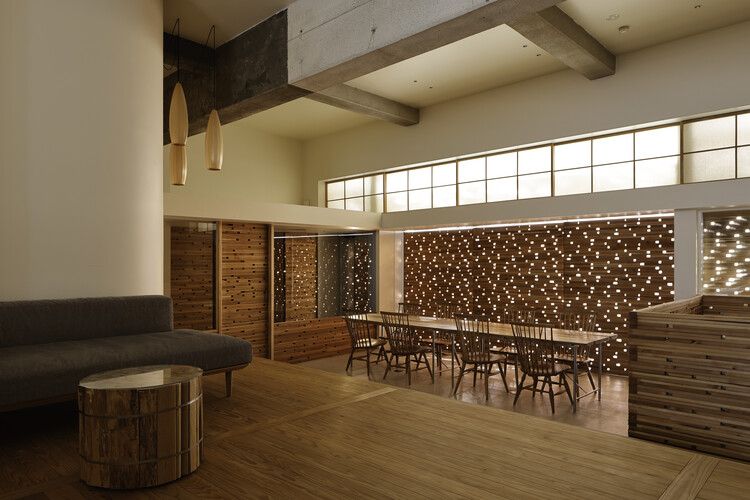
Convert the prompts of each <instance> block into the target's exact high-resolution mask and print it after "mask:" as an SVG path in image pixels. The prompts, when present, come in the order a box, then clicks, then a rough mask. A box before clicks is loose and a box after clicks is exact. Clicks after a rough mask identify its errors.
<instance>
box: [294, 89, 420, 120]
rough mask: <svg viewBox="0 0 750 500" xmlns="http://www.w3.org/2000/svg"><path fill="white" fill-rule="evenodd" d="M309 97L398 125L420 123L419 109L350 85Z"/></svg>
mask: <svg viewBox="0 0 750 500" xmlns="http://www.w3.org/2000/svg"><path fill="white" fill-rule="evenodd" d="M307 98H308V99H312V100H313V101H318V102H322V103H323V104H329V105H331V106H336V107H337V108H341V109H345V110H347V111H354V112H355V113H360V114H363V115H367V116H372V117H374V118H379V119H381V120H385V121H388V122H391V123H395V124H397V125H404V126H409V125H416V124H417V123H419V110H418V109H416V108H412V107H411V106H407V105H406V104H401V103H400V102H396V101H392V100H390V99H386V98H385V97H381V96H379V95H375V94H371V93H370V92H366V91H364V90H360V89H358V88H355V87H350V86H349V85H335V86H333V87H329V88H327V89H325V90H321V91H320V92H317V93H314V94H310V95H308V96H307Z"/></svg>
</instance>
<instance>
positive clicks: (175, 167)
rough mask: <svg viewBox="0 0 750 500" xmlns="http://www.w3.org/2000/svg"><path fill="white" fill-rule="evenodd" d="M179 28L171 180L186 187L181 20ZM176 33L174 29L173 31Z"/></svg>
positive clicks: (171, 109)
mask: <svg viewBox="0 0 750 500" xmlns="http://www.w3.org/2000/svg"><path fill="white" fill-rule="evenodd" d="M175 26H176V27H177V47H176V52H177V83H176V84H175V86H174V90H173V91H172V100H171V102H170V103H169V139H170V141H171V142H172V145H171V146H170V148H169V178H170V181H171V182H172V185H174V186H184V185H185V180H186V179H187V150H186V147H185V143H186V142H187V136H188V110H187V101H185V92H184V91H183V90H182V84H181V83H180V20H179V18H178V19H177V21H176V22H175ZM172 31H173V32H174V29H173V30H172Z"/></svg>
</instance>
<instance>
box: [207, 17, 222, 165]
mask: <svg viewBox="0 0 750 500" xmlns="http://www.w3.org/2000/svg"><path fill="white" fill-rule="evenodd" d="M211 33H213V35H214V52H213V54H214V74H213V76H214V89H213V90H214V109H212V110H211V115H210V116H209V117H208V126H207V127H206V147H205V151H206V168H207V169H209V170H221V164H222V163H223V162H224V139H223V138H222V136H221V122H220V121H219V112H218V111H216V25H213V26H211V30H210V31H209V32H208V37H209V39H210V38H211ZM206 45H208V40H206Z"/></svg>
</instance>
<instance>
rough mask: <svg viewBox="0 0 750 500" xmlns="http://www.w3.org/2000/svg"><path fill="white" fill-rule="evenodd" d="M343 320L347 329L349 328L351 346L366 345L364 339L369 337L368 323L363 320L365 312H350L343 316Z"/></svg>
mask: <svg viewBox="0 0 750 500" xmlns="http://www.w3.org/2000/svg"><path fill="white" fill-rule="evenodd" d="M344 321H345V322H346V328H347V330H349V339H350V340H351V341H352V347H358V346H363V345H367V344H366V343H365V341H366V340H367V339H369V338H370V325H369V323H367V321H366V320H365V314H364V313H358V312H350V313H348V314H347V315H346V316H344Z"/></svg>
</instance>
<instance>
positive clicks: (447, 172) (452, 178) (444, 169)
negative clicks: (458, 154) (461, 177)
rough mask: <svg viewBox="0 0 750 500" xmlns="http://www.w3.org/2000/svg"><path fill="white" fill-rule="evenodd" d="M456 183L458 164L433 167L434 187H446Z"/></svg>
mask: <svg viewBox="0 0 750 500" xmlns="http://www.w3.org/2000/svg"><path fill="white" fill-rule="evenodd" d="M455 183H456V164H455V163H446V164H444V165H436V166H434V167H432V185H433V186H445V185H447V184H455Z"/></svg>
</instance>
